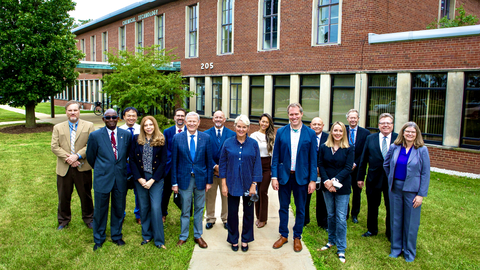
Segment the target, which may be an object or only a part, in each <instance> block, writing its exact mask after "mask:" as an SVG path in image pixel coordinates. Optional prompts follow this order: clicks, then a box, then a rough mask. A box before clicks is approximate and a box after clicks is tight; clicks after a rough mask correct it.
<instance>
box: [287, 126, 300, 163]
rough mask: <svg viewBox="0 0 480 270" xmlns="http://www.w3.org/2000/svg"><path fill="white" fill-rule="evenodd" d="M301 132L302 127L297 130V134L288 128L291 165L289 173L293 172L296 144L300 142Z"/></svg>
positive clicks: (295, 159)
mask: <svg viewBox="0 0 480 270" xmlns="http://www.w3.org/2000/svg"><path fill="white" fill-rule="evenodd" d="M301 131H302V126H300V128H299V129H298V130H297V132H295V131H293V128H292V126H290V144H291V147H292V148H291V149H290V152H291V153H292V163H291V166H290V171H292V172H294V171H295V166H296V165H297V150H298V142H299V141H300V133H301Z"/></svg>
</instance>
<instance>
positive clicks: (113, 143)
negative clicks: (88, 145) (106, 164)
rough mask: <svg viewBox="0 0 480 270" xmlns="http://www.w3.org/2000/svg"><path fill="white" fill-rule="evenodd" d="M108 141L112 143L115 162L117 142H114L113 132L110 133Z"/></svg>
mask: <svg viewBox="0 0 480 270" xmlns="http://www.w3.org/2000/svg"><path fill="white" fill-rule="evenodd" d="M110 141H111V142H112V148H113V154H114V155H115V160H117V141H116V140H115V132H113V131H112V133H111V136H110Z"/></svg>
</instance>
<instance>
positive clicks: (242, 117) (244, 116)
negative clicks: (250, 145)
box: [235, 114, 250, 126]
mask: <svg viewBox="0 0 480 270" xmlns="http://www.w3.org/2000/svg"><path fill="white" fill-rule="evenodd" d="M239 121H242V122H243V123H244V124H245V125H247V126H250V119H248V117H247V116H246V115H243V114H241V115H239V116H237V118H235V126H236V125H237V123H238V122H239Z"/></svg>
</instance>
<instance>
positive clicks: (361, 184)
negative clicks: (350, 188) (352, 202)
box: [357, 181, 365, 189]
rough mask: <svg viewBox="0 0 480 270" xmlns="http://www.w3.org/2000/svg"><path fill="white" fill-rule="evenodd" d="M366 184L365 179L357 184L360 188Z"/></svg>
mask: <svg viewBox="0 0 480 270" xmlns="http://www.w3.org/2000/svg"><path fill="white" fill-rule="evenodd" d="M364 184H365V183H364V182H363V181H357V186H358V187H359V188H360V189H362V188H363V186H364Z"/></svg>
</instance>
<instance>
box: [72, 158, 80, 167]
mask: <svg viewBox="0 0 480 270" xmlns="http://www.w3.org/2000/svg"><path fill="white" fill-rule="evenodd" d="M70 166H72V167H73V168H76V167H78V166H80V161H78V160H77V161H74V162H73V163H72V164H71V165H70Z"/></svg>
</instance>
